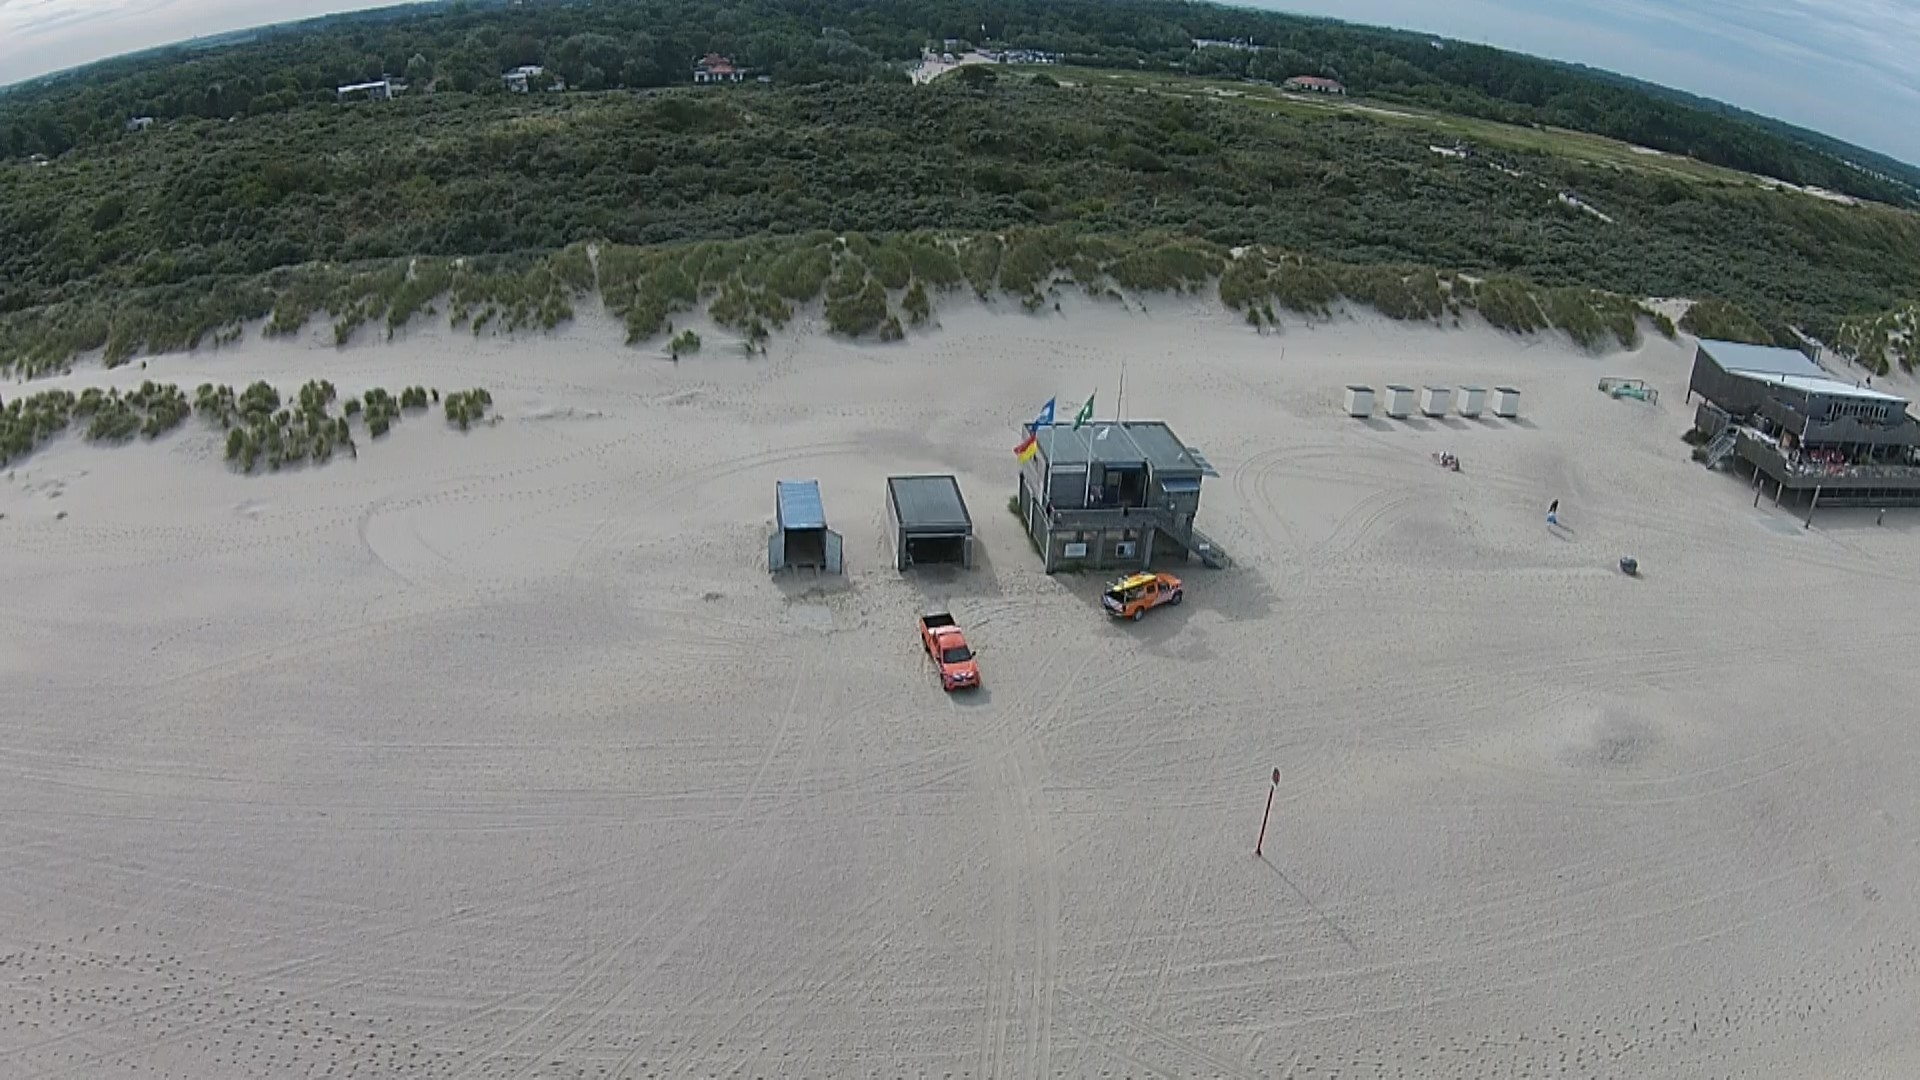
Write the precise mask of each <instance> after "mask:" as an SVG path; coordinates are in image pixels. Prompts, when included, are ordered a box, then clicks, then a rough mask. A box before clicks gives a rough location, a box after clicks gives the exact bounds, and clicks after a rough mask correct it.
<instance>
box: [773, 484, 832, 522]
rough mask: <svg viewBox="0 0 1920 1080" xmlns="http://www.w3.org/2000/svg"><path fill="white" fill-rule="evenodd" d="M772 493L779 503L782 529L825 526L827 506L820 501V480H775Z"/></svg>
mask: <svg viewBox="0 0 1920 1080" xmlns="http://www.w3.org/2000/svg"><path fill="white" fill-rule="evenodd" d="M774 495H775V499H776V501H777V502H778V504H779V514H780V527H781V528H782V529H824V528H826V527H827V508H826V505H825V504H824V503H822V502H821V501H820V481H818V480H776V481H774Z"/></svg>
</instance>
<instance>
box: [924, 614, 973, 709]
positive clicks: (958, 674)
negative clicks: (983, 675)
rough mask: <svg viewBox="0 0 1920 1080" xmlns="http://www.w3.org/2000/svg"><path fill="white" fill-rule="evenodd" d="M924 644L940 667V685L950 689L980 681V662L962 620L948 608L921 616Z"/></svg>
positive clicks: (958, 688)
mask: <svg viewBox="0 0 1920 1080" xmlns="http://www.w3.org/2000/svg"><path fill="white" fill-rule="evenodd" d="M920 644H921V646H922V647H923V648H925V649H926V650H927V655H928V656H929V657H931V658H932V660H933V664H934V666H935V667H937V668H939V669H940V689H942V690H945V691H947V692H949V693H951V692H953V691H955V690H971V689H975V688H977V687H979V685H980V665H979V663H978V661H976V660H975V659H974V655H973V650H972V649H971V648H969V647H968V646H967V636H966V635H965V634H963V633H961V632H960V624H959V623H957V622H954V621H953V616H952V615H949V614H947V613H946V612H944V611H936V612H934V613H932V614H930V615H923V616H921V617H920Z"/></svg>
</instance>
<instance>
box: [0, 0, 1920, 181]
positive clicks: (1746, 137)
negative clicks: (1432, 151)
mask: <svg viewBox="0 0 1920 1080" xmlns="http://www.w3.org/2000/svg"><path fill="white" fill-rule="evenodd" d="M947 40H957V41H959V42H963V43H967V44H969V45H984V44H989V43H991V44H995V45H998V46H1003V47H1018V48H1024V49H1037V50H1044V51H1049V52H1053V53H1056V54H1059V55H1060V56H1061V57H1062V58H1063V59H1064V60H1065V61H1066V62H1067V63H1071V64H1078V65H1086V66H1095V67H1112V68H1123V69H1127V70H1139V69H1141V68H1151V69H1156V70H1169V71H1184V72H1187V73H1191V74H1198V75H1230V76H1234V77H1244V78H1253V79H1262V80H1268V81H1274V82H1278V81H1280V80H1284V79H1286V78H1289V77H1291V76H1294V75H1325V76H1331V77H1334V78H1337V79H1340V80H1342V81H1344V82H1345V83H1346V84H1347V85H1348V86H1349V87H1351V88H1352V89H1353V90H1354V91H1355V92H1357V93H1362V94H1366V95H1369V96H1372V97H1378V98H1382V99H1386V100H1399V101H1406V102H1413V103H1418V104H1422V105H1426V106H1430V107H1434V108H1439V109H1443V110H1446V111H1449V112H1454V113H1458V114H1462V115H1471V116H1479V117H1484V118H1488V119H1496V120H1501V121H1504V122H1508V123H1519V124H1536V123H1537V124H1543V125H1553V126H1558V127H1565V128H1570V129H1573V130H1576V131H1587V132H1592V133H1595V134H1600V135H1606V136H1610V137H1613V138H1618V139H1623V140H1626V141H1628V142H1634V143H1639V144H1641V145H1645V146H1649V147H1652V148H1654V149H1658V150H1665V151H1668V152H1671V153H1677V154H1685V155H1689V156H1692V157H1695V158H1698V159H1700V160H1702V161H1706V162H1710V163H1712V164H1717V165H1724V166H1727V167H1729V168H1735V169H1740V170H1743V171H1749V172H1756V173H1761V174H1763V175H1767V176H1772V177H1775V178H1778V179H1781V180H1787V181H1791V182H1794V183H1798V184H1814V185H1819V186H1822V187H1827V188H1831V189H1833V190H1836V191H1843V192H1846V193H1848V194H1851V195H1856V196H1859V197H1861V198H1869V199H1876V200H1880V201H1886V202H1896V203H1905V202H1910V201H1912V199H1913V198H1914V197H1915V196H1916V190H1915V185H1916V183H1920V171H1916V170H1913V169H1906V170H1904V172H1903V173H1902V174H1901V175H1899V176H1885V175H1877V174H1875V173H1874V172H1870V171H1868V170H1866V169H1863V168H1858V167H1853V166H1851V165H1849V164H1848V162H1847V160H1846V159H1845V158H1843V157H1842V156H1841V155H1839V154H1837V153H1835V152H1834V151H1835V150H1836V149H1838V148H1840V147H1841V146H1842V144H1837V143H1832V142H1822V143H1821V144H1820V145H1817V146H1816V145H1812V144H1811V143H1810V142H1808V141H1804V140H1797V139H1795V138H1793V137H1792V136H1791V135H1790V134H1788V133H1787V132H1789V131H1790V130H1791V129H1786V128H1784V127H1783V126H1778V125H1775V126H1767V125H1764V124H1762V123H1752V122H1749V118H1745V117H1743V116H1742V115H1740V114H1738V113H1737V112H1736V111H1733V110H1725V109H1720V108H1716V107H1714V105H1713V103H1708V102H1699V103H1698V104H1697V105H1696V104H1692V103H1689V102H1688V100H1687V99H1685V98H1684V97H1680V96H1676V95H1673V94H1671V93H1665V92H1656V91H1654V90H1653V89H1652V88H1646V87H1644V86H1642V85H1638V84H1634V83H1632V82H1630V81H1628V80H1622V79H1619V78H1618V77H1615V76H1609V75H1605V74H1604V73H1596V72H1588V71H1585V70H1582V69H1579V68H1575V67H1571V66H1568V65H1564V64H1557V63H1553V62H1550V61H1546V60H1541V59H1537V58H1533V57H1527V56H1522V55H1519V54H1515V53H1509V52H1504V51H1501V50H1498V49H1492V48H1488V47H1485V46H1476V45H1470V44H1466V43H1462V42H1440V41H1437V40H1436V39H1434V38H1433V37H1432V36H1431V35H1426V34H1415V33H1408V32H1400V31H1392V30H1384V29H1377V28H1370V27H1359V26H1351V25H1347V24H1342V23H1337V22H1332V21H1328V20H1323V19H1309V18H1304V17H1299V16H1291V15H1283V14H1279V13H1275V12H1263V11H1256V10H1251V9H1243V8H1233V7H1226V6H1219V5H1213V4H1196V3H1182V2H1175V0H989V2H985V3H980V2H968V3H959V2H955V0H877V2H876V0H859V2H855V0H810V2H807V3H801V4H792V3H775V2H773V0H618V2H615V0H580V2H573V3H566V2H555V3H535V4H522V3H516V4H511V5H506V4H500V3H453V4H447V5H433V6H416V7H408V8H393V9H385V10H382V11H375V12H371V13H365V14H359V15H353V16H340V17H334V18H330V19H324V20H316V21H312V22H308V23H301V24H294V25H290V26H284V27H278V28H273V29H269V30H265V31H261V32H259V33H258V34H256V35H250V36H248V37H247V38H246V40H244V41H241V42H239V43H235V44H229V45H225V46H222V47H207V48H201V49H198V50H161V51H158V52H155V53H148V54H143V55H141V56H137V57H132V58H126V59H123V60H119V61H113V62H109V63H105V64H100V65H95V66H94V67H91V68H88V69H85V70H83V71H81V72H76V73H73V74H71V75H68V76H66V77H61V78H55V79H52V80H46V81H43V82H40V83H37V84H34V85H30V86H26V87H20V88H15V89H14V90H13V91H12V92H11V93H9V94H7V95H6V96H5V97H4V98H0V157H8V156H15V157H17V156H23V155H30V154H35V153H39V154H46V155H58V154H61V153H64V152H66V151H68V150H70V149H72V148H74V147H76V146H82V145H94V144H98V143H100V142H104V141H107V140H111V139H114V138H118V137H120V136H121V135H122V134H123V133H124V126H125V121H126V120H127V119H128V118H130V117H136V116H151V117H154V118H156V119H161V120H170V119H178V118H183V117H201V118H207V119H228V118H231V117H239V116H260V115H264V114H270V113H281V112H289V111H294V110H299V109H303V108H311V107H313V106H316V105H328V104H332V103H333V101H334V94H333V91H334V89H335V87H337V86H339V85H342V84H348V83H354V82H358V81H361V80H367V79H378V78H381V77H382V76H383V75H388V76H392V77H394V78H403V79H405V80H407V81H409V82H410V83H411V84H412V85H414V86H417V87H422V88H424V87H427V86H429V85H430V86H432V87H433V88H434V89H435V90H437V91H452V92H461V93H501V92H504V87H503V84H502V82H501V80H500V73H501V72H502V71H503V70H505V69H508V68H512V67H516V66H519V65H523V64H543V65H547V66H549V67H550V68H552V70H553V71H554V72H555V73H556V74H558V75H559V76H561V77H563V78H564V79H566V80H567V82H568V83H569V84H570V85H571V86H573V87H575V88H578V89H582V90H602V89H610V88H616V87H629V88H650V87H665V86H675V85H681V84H684V83H686V82H687V81H688V78H689V70H690V68H691V65H692V63H693V59H694V58H695V57H697V56H699V55H701V54H703V53H705V52H708V51H717V52H721V53H724V54H727V55H730V56H732V57H733V58H734V59H735V60H737V61H738V62H740V63H741V64H744V65H746V66H747V67H749V68H750V69H752V70H753V71H755V72H756V73H759V74H765V75H767V76H769V77H770V78H772V79H773V80H775V81H776V82H778V83H781V84H806V83H817V82H826V81H832V82H854V83H860V82H874V81H880V82H886V81H893V82H898V81H903V80H904V76H903V74H902V71H901V64H902V63H904V62H906V61H910V60H912V59H914V58H915V57H916V56H917V55H918V54H919V51H920V49H921V48H922V47H923V46H925V45H926V44H928V43H929V42H936V43H937V42H943V41H947ZM1229 40H1238V41H1241V42H1246V43H1251V44H1254V45H1257V46H1259V48H1258V49H1257V50H1255V49H1236V48H1223V47H1213V46H1208V47H1196V42H1201V41H1206V42H1219V41H1229ZM963 47H964V46H963ZM1849 156H1856V157H1858V158H1860V159H1862V160H1872V161H1875V162H1880V163H1883V164H1887V165H1889V166H1891V165H1893V163H1888V162H1886V161H1885V159H1883V158H1880V157H1879V156H1878V155H1870V154H1868V153H1867V152H1866V151H1859V152H1858V154H1857V155H1849Z"/></svg>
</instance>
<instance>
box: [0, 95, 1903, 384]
mask: <svg viewBox="0 0 1920 1080" xmlns="http://www.w3.org/2000/svg"><path fill="white" fill-rule="evenodd" d="M1050 83H1053V81H1052V80H1044V79H1040V78H1029V77H1026V76H1021V75H1013V74H1009V73H996V72H994V71H992V70H990V69H981V70H979V73H978V75H977V76H976V77H975V78H974V79H972V80H968V81H951V82H949V81H946V80H943V81H942V82H940V83H936V84H934V85H933V86H930V87H911V86H901V85H894V84H884V83H868V84H852V85H850V84H842V83H831V82H829V83H822V84H814V85H807V86H780V85H778V84H776V85H775V86H771V87H752V88H747V89H744V90H742V91H739V92H719V93H708V92H702V91H697V90H693V89H687V90H682V91H672V92H664V93H656V94H649V95H629V94H578V95H576V94H530V95H526V96H524V97H515V98H512V99H510V100H490V99H482V98H480V97H477V96H474V95H462V94H446V95H435V96H433V97H427V98H417V99H404V100H399V101H395V102H392V103H390V105H387V106H383V107H380V108H372V109H332V110H321V111H316V112H303V113H295V114H273V115H267V116H261V117H252V118H248V119H246V120H244V121H242V122H239V123H227V122H221V121H212V120H191V121H182V122H180V123H178V124H176V125H174V126H172V127H170V128H168V129H167V130H164V131H159V132H154V133H150V134H151V135H152V136H153V137H150V138H138V139H125V140H116V141H113V142H111V143H109V144H107V145H104V146H101V147H96V148H91V149H88V150H84V151H81V152H78V153H74V154H70V155H68V156H67V157H64V158H62V159H60V160H59V161H57V162H54V163H52V164H50V165H48V166H45V167H40V168H30V167H8V168H0V235H5V236H7V237H9V238H11V241H12V242H9V243H7V244H4V245H0V362H8V363H11V362H15V361H16V360H17V358H18V357H19V356H21V355H28V356H35V357H44V358H45V359H46V361H47V362H58V361H59V360H60V359H62V358H64V356H66V355H68V354H69V353H70V352H71V351H72V350H73V348H75V347H79V348H96V347H105V348H106V349H107V351H108V353H109V355H110V356H112V357H116V358H124V357H125V356H128V355H132V354H134V353H137V352H139V351H142V350H165V349H171V348H184V347H187V346H188V345H189V344H192V343H194V342H196V341H202V340H204V339H206V338H207V337H208V336H209V335H216V334H223V333H232V332H234V322H235V320H237V319H243V318H256V317H266V316H268V315H269V314H270V313H271V314H272V315H273V325H275V326H278V325H280V324H281V323H282V321H283V320H282V319H281V314H280V310H279V309H280V308H281V307H282V306H283V305H290V306H287V307H286V311H287V315H286V320H285V321H286V323H287V325H289V326H297V325H299V322H300V321H301V320H304V318H305V316H306V313H307V312H309V311H311V310H314V309H316V308H325V309H327V310H328V311H329V312H330V314H332V315H333V317H334V319H335V321H336V325H337V326H338V327H339V328H340V329H341V331H342V332H343V333H345V334H351V333H352V332H353V329H354V328H355V327H357V326H358V325H360V324H361V323H364V322H367V321H370V320H373V319H376V318H381V317H388V318H390V319H391V315H386V316H383V314H382V313H383V312H389V310H390V309H389V308H388V307H381V308H379V309H377V310H376V309H373V308H363V307H361V306H359V301H358V300H357V299H354V298H351V297H347V298H343V297H341V296H340V295H338V293H337V290H336V289H335V287H334V286H333V285H332V284H329V283H328V281H327V279H326V276H325V274H321V273H320V271H322V270H326V268H329V267H342V266H352V265H358V264H363V263H369V262H374V261H380V262H381V263H382V265H383V267H384V269H382V270H381V271H380V273H381V274H382V275H384V276H383V277H382V280H381V283H380V284H379V286H378V289H377V290H376V291H378V292H379V293H380V294H381V295H382V296H391V297H395V298H398V299H397V300H395V301H393V303H396V304H397V305H398V309H399V310H401V311H404V312H411V311H414V310H418V309H420V308H421V307H423V306H426V305H428V304H430V303H432V302H433V300H434V298H435V297H436V296H438V295H439V294H441V293H445V292H450V293H451V294H452V295H453V302H454V304H455V305H456V306H458V307H459V308H461V309H463V310H468V311H471V312H473V313H475V314H474V316H473V317H475V318H478V317H479V314H478V313H480V312H484V311H489V310H490V311H492V312H494V315H493V316H492V317H497V318H499V319H501V320H502V321H503V322H509V323H512V324H514V325H519V326H539V325H552V324H553V323H554V322H556V321H558V320H560V319H563V318H565V317H567V316H568V315H569V314H570V313H571V312H570V310H569V309H568V308H567V307H566V305H565V302H564V297H565V293H564V292H563V291H561V290H559V289H558V288H557V287H556V286H555V285H554V284H552V282H550V281H547V280H545V279H542V280H538V281H529V280H528V279H526V278H525V277H523V276H522V275H523V272H524V271H525V268H526V266H527V265H528V264H529V262H530V261H531V260H533V259H535V258H543V257H545V256H547V255H549V254H550V253H553V252H561V251H563V249H570V250H571V249H575V247H576V246H577V245H578V244H580V243H581V242H583V241H597V242H605V243H607V244H611V245H616V246H627V247H636V248H640V247H650V246H657V245H668V244H683V243H690V242H699V241H710V240H730V239H747V238H753V237H761V236H792V235H797V234H804V233H809V232H813V231H816V230H817V231H823V232H827V233H830V234H840V233H847V232H861V233H868V234H873V235H897V234H905V233H913V232H917V231H922V230H945V231H954V232H967V233H984V232H992V231H1001V230H1007V229H1049V230H1055V231H1058V232H1061V233H1065V234H1070V235H1072V236H1075V237H1088V238H1098V237H1114V238H1128V237H1137V236H1141V235H1145V234H1153V233H1158V234H1170V235H1177V236H1183V237H1188V238H1191V239H1193V240H1195V241H1198V242H1204V243H1207V244H1211V245H1214V246H1215V247H1217V248H1222V249H1225V248H1231V247H1235V246H1243V245H1249V244H1258V245H1263V246H1264V247H1266V248H1268V249H1271V250H1273V251H1276V252H1288V253H1294V254H1297V255H1300V256H1305V257H1309V258H1311V259H1314V260H1320V261H1325V262H1330V263H1338V264H1341V265H1349V266H1370V265H1373V266H1395V267H1431V268H1437V269H1442V270H1447V271H1457V272H1460V273H1463V274H1468V275H1473V276H1478V277H1489V278H1491V277H1501V278H1512V279H1516V280H1523V281H1526V282H1529V283H1531V284H1533V285H1536V286H1539V287H1541V288H1546V289H1568V288H1578V289H1599V290H1607V291H1611V292H1614V293H1619V294H1623V295H1627V296H1692V297H1718V298H1720V299H1724V300H1727V301H1730V302H1733V303H1737V304H1739V305H1741V306H1742V307H1743V308H1744V309H1746V310H1748V311H1750V312H1753V313H1754V315H1755V317H1756V318H1758V319H1760V320H1761V321H1763V322H1764V323H1765V324H1766V325H1768V326H1770V327H1784V326H1786V325H1795V326H1800V327H1803V328H1805V329H1807V330H1809V332H1813V333H1815V334H1816V335H1817V336H1826V335H1828V334H1830V333H1831V332H1832V331H1834V330H1835V329H1837V327H1838V326H1839V324H1840V322H1841V321H1842V320H1844V319H1848V318H1853V317H1860V316H1867V315H1873V314H1878V313H1882V312H1887V311H1890V310H1893V309H1895V308H1897V307H1900V306H1902V305H1904V304H1905V303H1907V302H1909V301H1910V300H1911V299H1912V298H1913V297H1914V296H1916V295H1920V217H1916V216H1915V215H1913V214H1911V213H1908V212H1905V211H1898V210H1894V209H1891V208H1886V207H1878V206H1872V205H1867V206H1860V207H1846V206H1839V205H1835V204H1832V203H1828V202H1824V201H1821V200H1817V199H1812V198H1807V197H1805V196H1801V195H1795V194H1789V193H1781V192H1771V191H1766V190H1762V189H1760V188H1758V187H1756V186H1753V185H1748V184H1735V183H1715V182H1709V181H1698V180H1684V179H1679V178H1676V177H1673V176H1670V175H1664V174H1661V173H1656V172H1640V171H1635V170H1633V169H1630V168H1629V169H1622V168H1614V167H1610V166H1596V165H1585V164H1582V163H1580V162H1577V161H1574V160H1571V159H1566V158H1559V157H1555V156H1552V155H1551V154H1548V153H1545V152H1518V151H1516V152H1513V153H1511V154H1506V155H1503V156H1502V157H1501V158H1500V159H1499V160H1498V161H1489V160H1485V159H1481V158H1472V159H1467V160H1456V159H1452V158H1446V157H1441V156H1439V155H1436V154H1434V153H1432V152H1431V150H1430V149H1429V147H1428V145H1427V143H1428V136H1427V134H1426V133H1425V132H1424V131H1422V130H1418V129H1410V128H1406V127H1402V126H1399V125H1393V124H1383V123H1378V122H1375V121H1373V120H1370V119H1367V118H1365V117H1362V116H1357V115H1352V114H1343V113H1330V114H1314V115H1304V116H1303V115H1294V114H1290V113H1286V112H1279V111H1275V110H1272V109H1268V108H1263V107H1260V106H1258V105H1256V104H1253V103H1250V102H1247V101H1234V100H1207V99H1200V98H1191V97H1184V96H1174V95H1164V94H1145V95H1143V94H1136V93H1133V92H1131V91H1130V90H1126V89H1109V88H1099V87H1067V86H1061V85H1057V83H1055V84H1050ZM1495 166H1498V167H1495ZM1564 191H1577V192H1579V193H1580V196H1581V198H1582V199H1583V200H1584V201H1585V202H1586V203H1587V204H1588V205H1591V206H1595V207H1598V208H1600V209H1601V210H1603V211H1604V212H1605V214H1606V215H1607V217H1608V218H1609V219H1610V220H1602V219H1600V218H1598V217H1596V216H1594V215H1593V214H1591V213H1588V212H1586V211H1584V210H1582V209H1579V208H1577V207H1574V206H1570V205H1569V204H1568V203H1566V202H1564V201H1562V200H1560V199H1559V198H1558V193H1560V192H1564ZM408 260H417V262H416V265H415V266H414V267H413V269H411V270H409V267H408ZM583 261H584V257H583V256H578V255H577V254H576V255H574V256H570V257H569V258H567V259H564V260H560V261H558V262H555V263H553V264H552V266H553V270H552V272H551V273H548V272H546V271H543V273H548V277H552V276H553V274H559V275H560V277H561V278H562V279H563V280H570V281H573V282H575V283H576V284H577V283H578V282H579V281H582V280H586V279H588V278H589V277H590V275H588V274H587V273H586V272H584V271H583V270H581V269H580V265H581V264H582V263H583ZM328 273H331V271H328ZM848 285H849V288H850V289H853V291H852V292H850V293H848V294H847V299H848V301H849V303H852V302H853V301H855V300H858V301H859V302H860V303H861V304H862V305H864V307H863V308H860V309H859V310H865V309H867V308H871V307H872V305H871V304H870V303H868V300H870V297H862V295H861V290H862V288H863V287H857V283H853V282H849V283H848ZM683 293H684V290H680V289H677V288H676V289H673V290H669V292H668V293H666V294H662V295H663V296H680V295H682V294H683ZM657 306H659V305H657V304H652V303H651V302H649V305H648V306H647V308H646V309H647V310H651V308H652V307H657ZM849 310H854V309H849ZM399 321H404V317H401V318H400V320H399ZM653 321H655V320H643V325H647V326H650V325H652V322H653ZM883 321H884V320H883ZM49 328H56V329H57V330H58V332H57V333H52V332H50V331H49ZM9 350H11V355H9Z"/></svg>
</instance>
